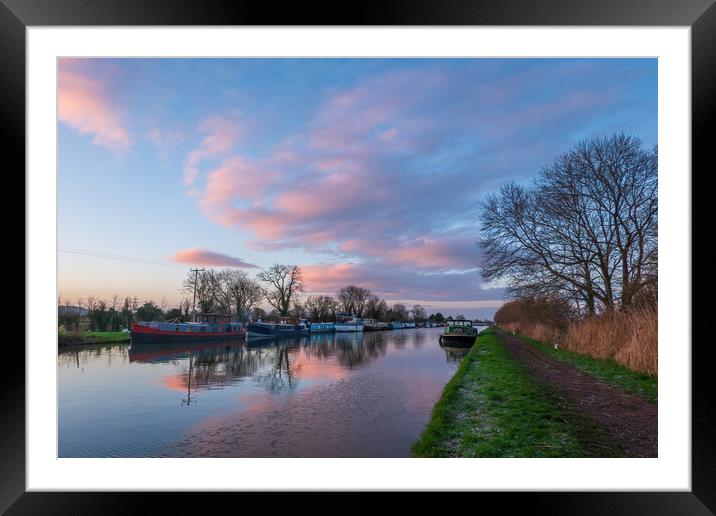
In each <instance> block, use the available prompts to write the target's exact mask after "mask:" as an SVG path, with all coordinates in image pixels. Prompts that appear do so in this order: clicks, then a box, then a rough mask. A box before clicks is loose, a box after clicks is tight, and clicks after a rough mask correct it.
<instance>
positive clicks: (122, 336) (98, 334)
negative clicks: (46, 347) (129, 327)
mask: <svg viewBox="0 0 716 516" xmlns="http://www.w3.org/2000/svg"><path fill="white" fill-rule="evenodd" d="M57 336H58V339H57V340H58V343H59V345H60V346H68V345H78V344H110V343H113V342H128V341H129V340H130V336H129V333H127V332H121V331H83V332H60V333H58V335H57Z"/></svg>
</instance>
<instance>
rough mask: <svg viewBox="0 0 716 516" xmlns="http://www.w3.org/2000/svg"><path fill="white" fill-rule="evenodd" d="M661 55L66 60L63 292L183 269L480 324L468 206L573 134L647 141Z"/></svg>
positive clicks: (126, 284) (109, 289)
mask: <svg viewBox="0 0 716 516" xmlns="http://www.w3.org/2000/svg"><path fill="white" fill-rule="evenodd" d="M656 105H657V60H656V59H631V58H630V59H482V58H476V59H472V58H470V59H444V58H435V59H423V58H420V59H380V58H365V59H358V58H355V59H312V58H311V59H309V58H306V59H283V58H265V59H264V58H251V59H240V58H236V59H207V58H199V59H104V58H102V59H76V58H72V59H60V60H59V79H58V118H59V119H58V126H59V127H58V137H59V144H58V163H59V165H58V241H59V246H60V249H59V267H58V294H59V295H61V296H62V297H63V298H68V299H69V300H70V304H74V302H75V300H76V299H77V298H80V297H81V298H85V299H86V298H87V296H88V295H94V296H96V297H97V298H101V299H105V300H110V299H111V298H112V296H113V295H114V294H118V295H119V296H120V298H122V299H123V298H124V297H126V296H129V297H134V296H135V295H136V296H137V297H138V298H139V299H140V301H142V302H143V301H144V300H152V301H154V302H155V303H156V304H158V305H159V304H160V303H161V300H162V298H166V300H167V303H168V307H169V308H171V307H172V306H176V305H177V304H178V303H179V302H180V300H181V298H182V297H183V296H181V295H180V294H179V289H180V287H181V282H182V280H183V279H184V278H185V277H186V273H187V271H188V270H189V268H190V267H195V266H198V267H206V268H212V267H213V268H223V267H234V268H239V269H241V270H245V271H246V272H247V273H249V275H250V276H252V277H255V273H256V272H258V271H260V270H261V269H262V268H264V267H268V266H270V265H271V264H273V263H287V264H295V265H299V266H300V267H301V268H302V269H303V271H304V276H305V279H306V285H307V288H306V292H305V293H304V296H303V297H305V296H307V295H316V294H327V295H335V293H336V292H337V291H338V290H339V289H340V288H341V287H344V286H347V285H350V284H353V285H358V286H361V287H365V288H368V289H370V290H371V291H373V292H374V293H375V294H377V295H379V296H380V297H382V298H384V299H385V300H386V301H387V302H388V303H389V304H393V303H396V302H401V303H403V304H405V305H406V306H408V307H411V306H412V305H413V304H420V305H422V306H423V307H424V308H425V309H426V310H427V312H428V314H430V313H435V312H438V311H439V312H442V313H443V314H444V315H445V316H447V315H448V314H451V315H455V314H464V315H465V316H466V317H468V318H471V319H475V318H479V319H493V318H494V313H495V311H496V310H497V309H498V308H499V307H500V306H501V305H502V304H503V303H504V302H505V301H507V300H508V299H507V298H506V296H505V291H504V287H503V286H501V285H491V284H486V283H485V282H484V281H483V280H482V279H481V277H480V272H479V269H480V251H479V248H478V246H477V245H475V240H476V239H477V238H478V237H479V203H480V201H481V200H482V199H484V197H485V195H487V194H489V193H491V192H494V191H495V190H496V189H497V188H499V186H500V185H501V184H503V183H504V182H506V181H517V182H523V183H526V182H529V181H530V180H531V179H532V177H534V175H535V174H536V173H537V172H538V171H539V170H540V169H541V168H542V167H543V166H545V165H548V164H549V163H550V162H551V161H552V160H554V159H555V158H556V157H557V156H558V155H560V154H562V153H564V152H566V151H568V150H569V148H570V147H571V146H572V145H574V144H575V143H576V142H578V141H580V140H583V139H585V138H591V137H595V136H602V135H609V134H613V133H619V132H624V133H628V134H633V135H635V136H638V137H639V138H640V139H641V140H642V142H643V143H644V144H645V145H647V146H649V145H655V144H656V142H657V118H656V117H657V109H656Z"/></svg>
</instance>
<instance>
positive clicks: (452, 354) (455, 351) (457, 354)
mask: <svg viewBox="0 0 716 516" xmlns="http://www.w3.org/2000/svg"><path fill="white" fill-rule="evenodd" d="M440 347H441V348H443V351H444V352H445V358H447V361H448V362H458V363H459V362H460V361H461V360H462V359H463V357H464V356H465V355H467V354H468V353H469V352H470V348H466V347H459V348H455V347H450V346H443V345H442V344H441V345H440Z"/></svg>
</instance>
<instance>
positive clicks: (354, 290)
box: [337, 285, 371, 317]
mask: <svg viewBox="0 0 716 516" xmlns="http://www.w3.org/2000/svg"><path fill="white" fill-rule="evenodd" d="M370 296H371V292H370V290H368V289H367V288H363V287H357V286H355V285H348V286H347V287H343V288H342V289H341V290H339V291H338V296H337V297H338V304H339V306H340V308H341V310H343V312H345V313H347V314H355V315H357V316H358V317H362V316H363V311H364V310H365V306H366V303H367V302H368V299H369V298H370Z"/></svg>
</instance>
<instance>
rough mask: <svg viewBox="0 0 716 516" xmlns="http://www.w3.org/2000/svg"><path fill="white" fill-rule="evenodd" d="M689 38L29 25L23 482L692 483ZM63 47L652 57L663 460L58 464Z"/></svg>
mask: <svg viewBox="0 0 716 516" xmlns="http://www.w3.org/2000/svg"><path fill="white" fill-rule="evenodd" d="M690 39H691V34H690V28H688V27H673V28H605V27H598V28H597V27H595V28H581V27H580V28H577V27H560V28H545V27H530V28H509V27H499V28H477V27H459V28H444V27H439V28H422V27H420V28H416V27H401V28H303V27H301V28H256V27H252V28H238V27H223V28H219V27H210V28H183V27H181V28H172V27H167V28H149V27H147V28H144V27H143V28H116V27H115V28H67V27H59V28H47V27H29V28H28V31H27V43H28V45H27V56H28V61H27V65H28V66H27V80H28V82H27V94H28V96H27V102H28V104H27V115H28V125H27V150H26V152H27V187H28V199H27V200H28V211H27V222H28V224H27V228H28V235H27V236H28V239H27V245H28V247H27V249H28V251H29V252H28V265H29V270H28V271H27V283H28V301H27V302H28V305H27V308H28V310H27V313H31V314H33V316H32V321H33V323H32V324H30V323H28V324H27V333H26V335H27V351H26V353H27V362H26V363H27V377H26V387H27V402H28V410H27V421H26V423H27V486H26V487H27V489H28V490H30V491H35V490H80V489H81V490H122V489H132V490H157V489H159V490H165V489H166V490H186V489H198V490H226V489H229V490H230V489H265V490H271V489H283V490H287V489H327V490H328V489H376V490H382V489H401V490H419V489H445V490H452V489H461V490H510V489H515V490H516V489H519V490H665V489H669V490H685V491H688V490H690V489H691V475H690V471H691V460H690V453H691V431H690V430H691V427H690V421H691V392H690V363H691V339H690V336H691V322H690V300H691V296H690V267H691V265H690V264H691V261H690V249H691V246H690V234H691V231H690V215H689V206H690V170H691V160H690V149H691V137H690V135H691V131H690V129H691V123H690V122H691V119H690V112H691V96H690V91H691V90H690V88H691V84H690V72H691V70H690ZM58 56H227V57H230V56H315V57H326V56H336V57H340V56H388V57H397V56H416V57H419V56H424V57H427V56H434V57H441V56H474V57H499V56H504V57H537V56H542V57H548V56H549V57H619V56H632V57H658V58H659V144H660V145H659V151H660V155H659V191H660V194H659V195H660V198H659V201H660V228H659V231H660V242H659V258H660V264H659V266H660V288H661V290H662V291H663V292H666V293H668V295H663V294H662V295H661V300H660V305H659V315H660V324H659V371H660V388H659V412H660V416H659V458H658V459H57V458H56V456H57V449H56V448H57V444H56V436H57V420H56V409H57V398H56V382H55V380H56V374H57V362H56V355H55V347H54V344H53V343H54V342H55V341H56V340H55V339H56V333H55V331H56V330H55V325H54V324H53V323H52V322H53V321H55V320H56V294H55V288H54V286H55V285H56V261H55V256H56V244H57V241H56V227H55V223H56V216H55V213H56V198H55V192H56V176H55V170H56V163H55V155H56V152H55V151H56V145H57V142H56V118H55V112H56V105H55V87H56V76H55V70H56V58H57V57H58ZM42 321H44V323H43V322H42ZM177 460H179V461H181V462H180V463H177V462H175V461H177ZM179 464H180V465H181V467H177V466H178V465H179ZM187 471H190V472H191V474H190V475H187V474H186V473H187Z"/></svg>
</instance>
